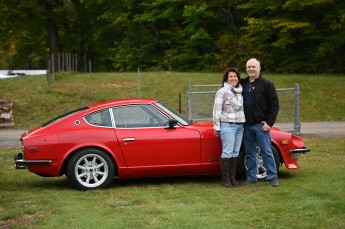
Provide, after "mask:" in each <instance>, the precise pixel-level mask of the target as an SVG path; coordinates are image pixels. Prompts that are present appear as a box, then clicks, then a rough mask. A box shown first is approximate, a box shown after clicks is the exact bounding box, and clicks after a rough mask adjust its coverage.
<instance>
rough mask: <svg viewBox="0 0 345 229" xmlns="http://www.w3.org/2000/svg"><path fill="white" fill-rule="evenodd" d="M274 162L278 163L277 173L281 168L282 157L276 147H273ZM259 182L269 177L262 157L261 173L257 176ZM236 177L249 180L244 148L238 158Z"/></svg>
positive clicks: (260, 160)
mask: <svg viewBox="0 0 345 229" xmlns="http://www.w3.org/2000/svg"><path fill="white" fill-rule="evenodd" d="M271 149H272V153H273V157H274V161H275V163H276V168H277V172H278V171H279V167H280V155H279V151H278V150H277V148H276V147H274V146H273V145H272V147H271ZM256 176H257V179H258V180H262V179H265V178H266V177H267V174H266V169H265V167H264V165H263V163H262V159H261V156H260V157H259V173H258V174H257V175H256ZM236 177H237V179H239V180H245V179H246V178H247V166H246V157H245V152H244V147H242V148H241V150H240V153H239V155H238V158H237V170H236Z"/></svg>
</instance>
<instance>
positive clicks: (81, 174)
mask: <svg viewBox="0 0 345 229" xmlns="http://www.w3.org/2000/svg"><path fill="white" fill-rule="evenodd" d="M114 173H115V168H114V163H113V162H112V160H111V158H110V157H109V156H108V155H107V154H106V153H104V152H103V151H101V150H98V149H84V150H80V151H78V152H77V153H76V154H75V155H73V156H72V158H71V159H70V161H69V163H68V166H67V177H68V179H69V181H70V182H71V183H72V184H73V186H74V187H75V188H76V189H79V190H88V189H96V188H105V187H107V186H108V185H109V184H110V183H111V182H112V180H113V177H114Z"/></svg>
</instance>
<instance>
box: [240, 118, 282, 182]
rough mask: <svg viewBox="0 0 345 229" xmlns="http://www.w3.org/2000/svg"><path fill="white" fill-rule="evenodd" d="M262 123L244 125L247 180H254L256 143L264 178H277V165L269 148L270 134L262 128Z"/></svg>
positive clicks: (256, 160) (256, 158)
mask: <svg viewBox="0 0 345 229" xmlns="http://www.w3.org/2000/svg"><path fill="white" fill-rule="evenodd" d="M262 126H263V124H262V123H259V124H254V125H248V124H245V125H244V135H243V136H244V137H243V138H244V151H245V154H246V163H247V169H248V170H247V181H252V182H253V181H256V180H257V178H256V174H257V169H258V168H257V167H258V156H257V152H256V145H258V146H259V148H260V152H261V156H262V159H263V162H264V166H265V168H266V172H267V177H266V180H273V179H275V178H278V175H277V167H276V163H275V160H274V156H273V153H272V149H271V144H272V143H271V135H270V132H269V131H266V132H265V131H263V130H262Z"/></svg>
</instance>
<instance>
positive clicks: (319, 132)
mask: <svg viewBox="0 0 345 229" xmlns="http://www.w3.org/2000/svg"><path fill="white" fill-rule="evenodd" d="M276 126H277V127H278V128H280V129H281V130H285V131H292V130H293V123H290V124H286V123H277V124H276ZM300 131H301V133H300V135H302V136H303V135H311V136H321V137H342V136H345V122H304V123H302V124H301V130H300ZM23 132H25V130H18V129H17V130H13V129H10V128H0V150H1V149H7V148H20V141H19V139H20V134H21V133H23Z"/></svg>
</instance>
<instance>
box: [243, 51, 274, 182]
mask: <svg viewBox="0 0 345 229" xmlns="http://www.w3.org/2000/svg"><path fill="white" fill-rule="evenodd" d="M246 67H247V73H248V77H247V78H245V79H243V80H241V85H242V87H243V92H242V94H243V104H244V113H245V117H246V123H245V125H244V135H243V138H244V151H245V153H246V163H247V168H248V170H247V181H246V184H253V183H255V182H256V181H257V177H256V174H257V166H258V164H257V160H258V158H257V152H256V146H257V145H258V146H259V148H260V152H261V156H262V159H263V161H264V166H265V168H266V172H267V177H266V179H267V180H268V181H270V183H271V185H272V186H273V187H278V186H279V182H278V175H277V167H276V164H275V160H274V156H273V153H272V149H271V135H270V128H271V127H272V126H273V124H274V122H275V120H276V117H277V115H278V111H279V100H278V96H277V92H276V88H275V86H274V84H273V82H271V81H269V80H267V79H265V78H264V77H262V76H261V74H260V70H261V67H260V61H259V60H257V59H255V58H252V59H249V60H248V61H247V64H246Z"/></svg>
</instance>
